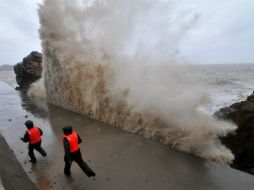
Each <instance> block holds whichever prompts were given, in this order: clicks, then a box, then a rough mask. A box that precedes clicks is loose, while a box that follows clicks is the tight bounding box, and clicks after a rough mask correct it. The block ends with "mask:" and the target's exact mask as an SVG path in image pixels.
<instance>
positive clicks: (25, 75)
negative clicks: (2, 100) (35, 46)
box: [14, 51, 42, 89]
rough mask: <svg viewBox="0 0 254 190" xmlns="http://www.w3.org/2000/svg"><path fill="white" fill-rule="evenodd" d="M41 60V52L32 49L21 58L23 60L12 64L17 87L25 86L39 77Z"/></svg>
mask: <svg viewBox="0 0 254 190" xmlns="http://www.w3.org/2000/svg"><path fill="white" fill-rule="evenodd" d="M41 62H42V54H41V53H39V52H37V51H32V52H31V53H30V54H29V55H28V56H26V57H25V58H23V62H21V63H18V64H17V65H15V66H14V71H15V73H16V81H17V84H18V85H19V88H21V89H24V88H27V87H28V86H29V85H30V84H31V83H33V82H35V81H36V80H38V79H39V78H41V74H42V65H41Z"/></svg>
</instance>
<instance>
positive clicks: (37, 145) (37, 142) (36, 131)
mask: <svg viewBox="0 0 254 190" xmlns="http://www.w3.org/2000/svg"><path fill="white" fill-rule="evenodd" d="M25 125H26V127H27V129H28V130H27V131H26V133H25V135H24V137H23V138H20V139H21V140H22V141H23V142H25V143H26V142H28V155H29V157H30V159H31V160H30V162H32V163H36V158H35V156H34V149H35V150H37V151H38V152H39V153H40V154H41V155H42V156H44V157H45V156H46V155H47V153H46V152H45V150H44V149H43V148H42V147H41V136H42V134H43V132H42V130H41V129H40V128H38V127H35V126H34V124H33V122H32V121H31V120H27V121H26V122H25Z"/></svg>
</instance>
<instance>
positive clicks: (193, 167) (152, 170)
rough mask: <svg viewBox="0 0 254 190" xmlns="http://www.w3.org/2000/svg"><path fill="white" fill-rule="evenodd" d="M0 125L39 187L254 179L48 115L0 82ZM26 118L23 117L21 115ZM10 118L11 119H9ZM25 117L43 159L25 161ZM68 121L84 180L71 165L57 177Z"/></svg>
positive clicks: (102, 127)
mask: <svg viewBox="0 0 254 190" xmlns="http://www.w3.org/2000/svg"><path fill="white" fill-rule="evenodd" d="M0 89H1V90H0V97H1V105H0V115H1V116H0V126H1V130H2V133H3V134H4V136H5V138H6V139H7V141H8V143H9V145H10V146H11V148H12V149H13V150H14V152H15V155H16V156H17V158H18V160H19V161H20V163H21V164H22V166H23V168H24V169H25V171H26V172H27V174H28V175H29V177H30V178H31V179H32V181H33V182H34V183H35V184H36V186H37V187H39V189H42V190H43V189H50V188H51V189H65V190H68V189H71V190H75V189H77V190H78V189H82V190H83V189H88V190H155V189H158V190H169V189H172V190H191V189H193V190H214V189H216V190H220V189H223V190H234V189H235V190H239V189H241V190H248V189H249V190H251V189H253V188H254V177H253V176H251V175H249V174H246V173H242V172H240V171H237V170H234V169H231V168H229V167H224V166H220V165H218V164H216V163H213V162H210V161H205V160H203V159H201V158H198V157H196V156H193V155H191V154H188V153H184V152H180V151H175V150H172V149H170V148H169V147H167V146H164V145H161V144H158V143H156V142H152V141H151V140H146V139H144V138H143V137H140V136H138V135H134V134H130V133H128V132H124V131H122V130H121V129H118V128H116V127H112V126H109V125H107V124H103V123H101V122H98V121H94V120H91V119H89V118H86V117H82V116H80V115H78V114H75V113H72V112H69V111H66V110H63V109H61V108H58V107H55V106H49V107H48V113H47V112H45V111H43V109H41V108H40V107H38V106H35V105H34V104H33V103H32V102H31V101H30V100H29V99H27V97H25V96H19V95H18V93H17V92H15V91H14V90H12V89H11V88H10V87H8V86H7V85H5V84H3V83H1V82H0ZM26 116H27V118H26ZM9 119H11V121H9ZM27 119H31V120H33V121H34V122H35V124H37V125H38V126H40V127H41V128H42V129H43V131H44V136H43V147H44V148H45V150H46V151H47V153H48V157H46V158H43V157H41V156H40V155H38V154H36V156H37V158H38V163H37V164H36V165H31V164H30V163H27V162H26V161H27V145H26V144H24V143H22V142H21V141H20V140H19V137H20V136H22V135H23V133H24V132H25V126H24V122H25V121H26V120H27ZM65 125H72V126H73V127H74V129H75V130H76V132H78V133H79V134H80V136H81V138H82V139H83V143H82V144H81V151H82V153H83V157H84V159H85V160H86V161H87V163H88V164H89V165H90V167H91V168H92V169H93V170H94V171H95V172H96V174H97V175H96V178H88V177H86V175H85V174H84V173H82V171H81V170H80V168H79V167H78V166H77V165H76V164H75V163H74V164H73V166H72V176H71V177H69V178H68V177H65V176H64V175H63V167H64V162H63V147H62V128H63V126H65Z"/></svg>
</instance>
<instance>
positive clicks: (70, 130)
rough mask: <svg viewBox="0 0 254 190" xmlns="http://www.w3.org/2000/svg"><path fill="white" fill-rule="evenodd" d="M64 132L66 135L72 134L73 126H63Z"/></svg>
mask: <svg viewBox="0 0 254 190" xmlns="http://www.w3.org/2000/svg"><path fill="white" fill-rule="evenodd" d="M63 132H64V134H65V135H70V134H72V126H66V127H64V128H63Z"/></svg>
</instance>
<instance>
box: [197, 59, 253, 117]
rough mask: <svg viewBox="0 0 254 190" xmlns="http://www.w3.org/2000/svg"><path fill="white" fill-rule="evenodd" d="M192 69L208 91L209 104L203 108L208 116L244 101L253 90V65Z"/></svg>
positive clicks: (204, 66) (212, 66)
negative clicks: (222, 108)
mask: <svg viewBox="0 0 254 190" xmlns="http://www.w3.org/2000/svg"><path fill="white" fill-rule="evenodd" d="M192 69H193V70H194V73H195V74H196V75H198V77H199V80H201V81H202V82H203V83H205V85H206V86H207V87H208V89H209V91H210V92H209V94H210V97H211V102H210V104H208V105H205V106H204V107H203V108H204V109H205V111H206V112H208V113H210V114H212V113H214V112H215V111H216V110H218V109H220V108H221V107H225V106H229V105H231V104H233V103H235V102H238V101H242V100H245V99H246V97H247V96H248V95H250V94H252V92H253V90H254V75H253V72H254V64H214V65H212V64H211V65H194V66H192Z"/></svg>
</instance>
